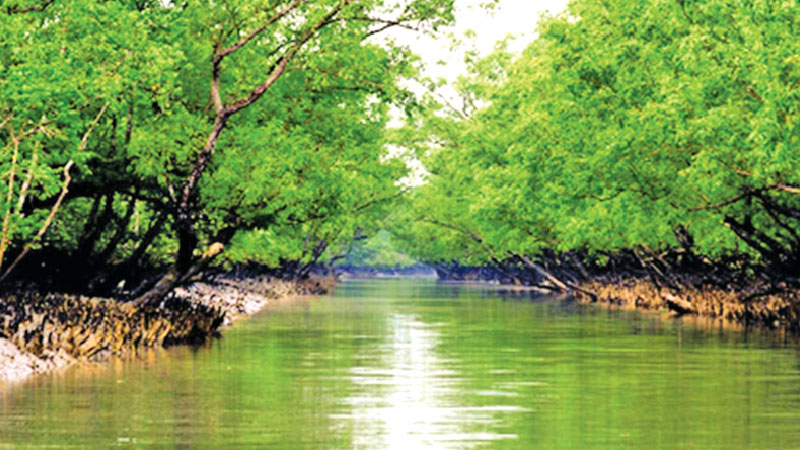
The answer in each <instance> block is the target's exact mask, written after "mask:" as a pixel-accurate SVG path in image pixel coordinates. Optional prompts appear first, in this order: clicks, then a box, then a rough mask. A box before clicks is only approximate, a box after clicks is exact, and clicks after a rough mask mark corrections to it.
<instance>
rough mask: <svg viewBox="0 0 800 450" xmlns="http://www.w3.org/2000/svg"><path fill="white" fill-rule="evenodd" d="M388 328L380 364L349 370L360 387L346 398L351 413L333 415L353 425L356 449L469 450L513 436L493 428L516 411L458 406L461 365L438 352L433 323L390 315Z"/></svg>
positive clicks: (460, 386) (438, 340)
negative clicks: (502, 415) (504, 414)
mask: <svg viewBox="0 0 800 450" xmlns="http://www.w3.org/2000/svg"><path fill="white" fill-rule="evenodd" d="M389 329H390V333H391V334H390V335H391V339H390V340H389V342H387V343H386V344H384V345H383V346H382V348H379V349H377V352H378V353H380V354H381V355H383V358H382V361H381V363H380V364H378V365H370V366H357V367H353V368H351V369H349V370H348V372H349V376H348V378H349V380H350V382H352V383H353V384H354V385H356V386H358V387H359V389H358V390H357V391H356V392H355V394H354V395H351V396H350V397H348V398H346V399H345V400H344V403H345V404H347V405H349V406H350V409H351V411H350V412H349V413H348V414H335V415H333V416H332V417H333V418H334V419H336V420H339V421H344V422H350V424H351V425H352V426H353V428H354V429H355V431H356V432H355V433H354V442H353V444H354V446H355V447H357V448H387V449H404V450H405V449H410V448H451V447H452V448H468V447H473V446H475V445H477V444H480V443H485V442H487V441H496V440H500V439H514V438H516V435H514V434H498V433H494V432H492V431H491V430H493V429H494V428H495V427H497V426H498V425H499V422H500V419H499V418H498V417H497V416H496V413H497V412H509V411H516V410H518V409H520V408H518V407H514V406H503V405H498V406H468V405H463V404H461V403H462V402H460V401H459V399H460V398H461V396H460V395H459V394H460V393H461V391H462V389H463V387H462V386H463V384H464V383H463V380H462V379H461V378H460V377H459V374H458V372H457V371H456V370H454V369H453V367H458V365H459V361H457V360H455V359H447V358H443V357H442V356H441V355H439V354H438V353H437V346H438V345H439V342H440V337H441V336H440V332H439V331H438V330H437V329H436V326H435V325H429V324H426V323H424V322H422V321H419V320H417V319H415V317H414V316H412V315H407V314H394V315H392V316H391V318H390V320H389ZM370 351H373V350H372V349H370ZM505 394H507V393H506V392H501V393H499V395H500V396H504V395H505ZM483 395H498V394H496V393H483ZM478 430H482V431H478Z"/></svg>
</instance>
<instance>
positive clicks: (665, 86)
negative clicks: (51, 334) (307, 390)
mask: <svg viewBox="0 0 800 450" xmlns="http://www.w3.org/2000/svg"><path fill="white" fill-rule="evenodd" d="M489 3H491V2H489ZM0 14H1V15H2V21H0V146H2V148H3V152H2V154H0V174H2V176H3V178H2V180H0V181H2V183H0V205H2V208H0V214H2V230H1V234H0V277H2V279H0V283H5V284H6V286H17V285H19V284H21V283H25V282H26V281H31V280H33V281H36V283H37V285H38V286H40V287H41V286H44V287H49V288H51V289H59V290H67V291H70V290H72V291H88V292H92V293H95V294H102V295H112V294H113V295H118V296H120V295H127V296H129V297H131V298H134V297H135V298H138V299H139V300H140V301H142V302H147V301H150V300H157V299H160V298H162V297H163V296H164V295H165V294H166V293H168V292H169V291H170V290H171V289H172V288H173V287H175V286H176V285H178V284H181V283H184V282H186V281H188V280H190V279H191V278H192V277H193V276H195V275H197V274H199V273H201V272H202V271H203V270H205V269H206V268H207V267H208V265H209V264H210V263H211V262H212V261H213V262H214V263H215V264H218V265H221V266H223V267H230V266H231V265H232V264H235V263H237V262H246V261H257V262H259V263H260V264H264V265H267V266H270V267H273V268H275V269H276V270H277V271H278V273H281V274H283V275H285V276H301V277H302V276H304V275H306V274H308V272H309V271H310V269H311V267H312V264H313V263H314V262H316V261H320V260H324V261H327V262H329V263H334V262H337V261H340V260H346V259H347V258H348V257H349V258H350V260H351V262H352V261H357V262H359V264H361V265H363V264H370V265H376V266H385V267H391V266H393V265H396V264H397V263H398V262H399V263H401V264H412V263H413V260H411V259H409V258H408V257H407V256H406V255H404V254H401V253H398V252H397V251H396V250H397V249H396V248H395V246H396V243H397V242H401V243H402V247H403V251H405V252H407V253H408V254H409V255H410V256H411V257H413V258H415V259H416V260H421V261H425V262H428V263H431V264H435V265H438V266H439V267H440V268H445V269H447V268H450V269H452V268H453V267H456V268H457V267H461V266H462V265H485V264H488V265H493V266H494V267H495V268H496V269H497V270H499V272H501V273H503V274H505V276H506V279H507V280H511V281H513V282H520V283H533V284H537V283H538V284H541V283H540V282H541V281H542V280H545V281H546V283H545V284H548V285H549V286H550V287H552V288H558V289H564V288H568V287H572V288H576V287H577V286H578V285H579V284H580V282H581V281H585V280H587V279H591V278H594V279H596V278H597V277H598V276H607V275H611V276H615V277H634V278H642V277H647V278H649V279H651V280H653V281H654V282H655V283H656V284H658V285H666V286H670V287H676V286H678V285H685V284H687V283H688V284H692V285H695V286H699V285H705V284H713V285H715V286H718V287H726V288H730V287H733V288H736V289H750V288H751V287H753V286H757V287H758V288H759V289H762V290H761V291H760V292H765V291H764V290H763V289H766V290H767V291H766V292H768V291H771V290H773V289H774V288H776V287H779V288H783V287H786V286H792V287H796V286H797V285H800V277H798V273H797V267H798V264H800V227H798V225H800V174H798V171H797V167H800V152H798V151H797V145H798V137H799V135H800V131H798V126H797V125H798V120H799V119H798V118H799V117H800V106H798V99H799V98H800V56H798V55H800V42H799V41H798V40H797V38H796V32H795V31H794V30H795V29H796V28H797V27H798V25H800V24H798V23H797V22H798V19H800V6H798V5H797V4H796V2H779V1H769V0H762V1H752V2H729V1H723V0H696V1H689V0H669V1H667V0H637V1H631V2H606V1H601V0H575V1H573V2H572V3H571V4H570V8H569V10H568V11H566V12H564V13H562V14H559V15H556V16H551V17H546V18H544V19H543V20H542V21H540V23H539V25H538V32H539V37H538V38H537V39H536V41H534V42H533V43H532V44H531V45H530V46H529V47H528V48H527V49H526V50H525V51H524V52H523V53H522V54H520V55H512V54H510V53H509V52H507V51H506V50H505V47H504V45H503V43H500V44H498V46H497V50H496V51H495V52H494V53H493V54H492V55H490V56H488V57H485V58H477V57H476V56H475V55H474V54H472V53H470V54H468V63H469V67H470V73H469V74H466V75H465V76H463V77H462V78H461V79H460V81H459V82H458V83H457V84H456V85H455V86H452V88H454V89H455V91H456V92H457V96H458V98H457V99H451V100H449V101H442V98H445V97H446V95H445V96H442V95H440V93H439V92H438V91H439V90H440V89H441V84H439V83H436V82H431V83H430V86H429V88H430V91H431V93H430V94H431V95H428V96H427V97H426V98H424V99H417V98H415V96H414V95H412V93H410V92H409V91H407V90H406V89H404V88H403V87H401V86H404V84H403V83H402V82H401V80H402V79H404V78H408V77H413V76H415V75H416V72H415V68H416V59H415V57H414V55H412V54H411V53H410V52H409V51H408V50H407V49H406V48H403V47H401V46H397V45H394V44H392V43H391V42H384V41H378V40H376V39H374V38H373V36H375V35H376V34H379V33H381V32H383V31H385V30H387V29H391V28H396V27H404V28H413V29H417V30H420V31H426V30H434V29H436V28H438V27H440V26H442V25H444V24H447V23H449V22H451V21H452V19H453V0H434V1H432V0H406V1H401V0H397V1H391V2H390V1H381V0H362V1H357V0H324V1H314V2H309V1H302V0H264V1H261V2H256V3H252V2H241V1H236V0H228V1H224V2H222V3H202V2H200V3H192V2H184V3H181V4H171V3H166V2H156V1H149V0H141V1H139V0H137V1H114V2H100V3H98V2H90V1H79V2H77V3H75V2H60V1H58V0H44V2H32V1H28V0H24V1H21V0H11V1H5V2H4V3H2V4H1V5H0ZM393 107H395V108H397V107H400V108H401V109H405V111H406V112H407V116H408V118H409V120H408V123H407V124H406V126H404V127H402V128H399V129H389V128H387V125H388V123H389V121H390V117H391V114H390V113H391V110H392V108H393ZM392 145H394V146H401V147H405V148H406V149H408V150H410V152H411V154H414V155H416V157H418V158H419V159H420V160H421V161H422V162H423V163H424V165H425V167H426V170H427V171H428V174H427V183H425V184H423V185H421V186H416V187H412V188H409V187H408V186H405V185H403V184H402V183H399V182H398V180H400V179H401V178H402V177H403V176H404V175H406V172H407V168H406V166H405V164H404V163H403V162H402V161H401V160H399V159H392V158H389V157H388V151H387V149H388V148H390V147H391V146H392ZM381 228H383V229H388V230H390V231H391V232H392V235H391V237H389V236H388V235H387V234H385V233H378V234H377V235H376V232H377V231H378V230H380V229H381Z"/></svg>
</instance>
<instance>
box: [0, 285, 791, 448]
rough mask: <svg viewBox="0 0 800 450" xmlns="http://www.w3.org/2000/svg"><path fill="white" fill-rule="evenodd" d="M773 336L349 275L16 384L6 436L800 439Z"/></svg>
mask: <svg viewBox="0 0 800 450" xmlns="http://www.w3.org/2000/svg"><path fill="white" fill-rule="evenodd" d="M772 336H773V335H770V334H766V333H753V334H751V335H749V336H748V335H745V334H744V333H731V332H729V331H728V330H726V329H712V328H707V327H706V328H701V327H696V326H694V325H691V324H686V323H683V322H679V321H667V320H663V319H659V318H657V317H654V316H649V315H639V314H635V313H631V312H624V311H611V312H609V311H606V310H604V309H599V308H581V307H579V306H578V305H575V304H571V305H570V304H565V303H564V302H559V301H555V300H552V301H547V300H542V299H537V300H535V301H529V300H523V299H517V300H513V299H508V300H503V299H502V298H501V297H499V296H498V295H497V294H496V293H493V292H490V291H488V290H485V289H476V288H474V287H453V286H438V285H436V284H434V283H417V282H407V281H391V282H389V281H387V282H365V283H347V284H345V285H343V286H341V287H340V289H338V290H337V292H336V294H335V295H334V296H331V297H323V298H314V299H312V300H309V301H307V302H295V303H290V304H285V305H281V306H280V307H278V308H275V309H274V310H272V311H270V312H269V313H268V314H265V315H262V316H259V317H255V318H253V319H252V320H248V321H245V322H242V323H239V324H237V325H236V326H235V327H234V328H233V329H230V330H227V332H226V333H225V337H224V338H223V339H221V340H217V341H214V343H213V345H211V346H210V347H208V348H201V349H190V348H186V347H181V348H175V349H171V350H169V351H167V352H159V354H157V355H156V354H153V355H143V357H142V358H141V359H139V360H136V361H134V362H126V363H121V364H118V365H116V366H110V367H105V368H97V369H96V370H88V369H87V368H84V369H83V370H73V371H70V372H69V373H65V374H64V375H63V376H52V377H42V378H38V379H36V380H32V381H31V382H29V383H24V384H23V385H20V386H16V387H14V388H11V389H9V390H8V391H6V392H4V393H3V394H2V395H0V449H3V448H19V447H26V448H27V447H37V446H38V447H49V448H53V447H56V448H63V447H68V446H73V447H75V448H113V447H122V448H127V447H136V448H138V447H157V448H212V449H217V448H245V447H246V448H309V449H320V448H324V449H334V448H337V449H338V448H343V449H350V448H369V449H372V448H376V449H383V448H403V449H416V448H426V447H427V448H470V447H481V448H519V449H531V448H547V449H561V448H564V449H573V448H608V449H618V448H641V449H647V450H651V449H653V448H670V449H671V448H703V449H709V448H711V449H726V450H727V449H736V448H742V449H744V448H746V449H777V448H800V427H798V426H797V424H798V423H800V370H798V359H799V358H800V355H798V350H797V349H798V347H797V346H785V345H783V344H782V342H776V341H774V340H773V339H772ZM162 353H163V354H162Z"/></svg>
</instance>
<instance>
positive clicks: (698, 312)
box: [576, 280, 800, 333]
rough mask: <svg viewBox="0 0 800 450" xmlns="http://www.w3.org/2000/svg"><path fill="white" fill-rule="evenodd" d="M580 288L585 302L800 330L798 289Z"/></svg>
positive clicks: (601, 284) (637, 284)
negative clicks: (755, 292) (760, 292)
mask: <svg viewBox="0 0 800 450" xmlns="http://www.w3.org/2000/svg"><path fill="white" fill-rule="evenodd" d="M580 287H581V289H582V290H583V291H584V292H577V293H576V297H577V298H578V299H579V300H580V301H581V302H582V303H587V304H588V303H598V304H607V305H611V306H614V307H620V308H625V309H638V310H644V311H668V312H670V313H671V314H673V315H675V316H693V317H697V318H708V319H720V320H724V321H727V322H730V323H734V324H741V325H743V326H745V327H751V326H756V327H764V328H770V329H776V328H782V329H786V330H788V331H791V332H793V333H798V332H800V293H798V292H797V291H792V290H784V291H776V292H774V293H769V294H763V295H753V294H752V293H747V292H737V291H732V290H730V291H729V290H724V289H720V288H717V287H713V286H706V287H699V288H698V287H692V286H684V287H682V288H680V289H675V288H666V287H659V286H657V285H655V284H654V283H652V282H651V281H648V280H627V281H614V282H608V281H593V282H588V283H583V284H581V286H580ZM590 293H592V294H594V295H591V294H590Z"/></svg>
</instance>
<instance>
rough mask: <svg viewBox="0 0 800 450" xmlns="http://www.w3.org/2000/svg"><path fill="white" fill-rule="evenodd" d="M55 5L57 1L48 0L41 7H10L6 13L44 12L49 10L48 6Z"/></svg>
mask: <svg viewBox="0 0 800 450" xmlns="http://www.w3.org/2000/svg"><path fill="white" fill-rule="evenodd" d="M53 3H55V0H47V1H46V2H44V3H42V4H41V5H35V6H27V7H25V8H20V7H19V6H10V7H8V8H7V9H6V12H7V13H8V14H25V13H29V12H34V11H44V10H45V9H47V7H48V6H50V5H52V4H53Z"/></svg>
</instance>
